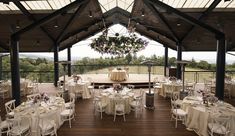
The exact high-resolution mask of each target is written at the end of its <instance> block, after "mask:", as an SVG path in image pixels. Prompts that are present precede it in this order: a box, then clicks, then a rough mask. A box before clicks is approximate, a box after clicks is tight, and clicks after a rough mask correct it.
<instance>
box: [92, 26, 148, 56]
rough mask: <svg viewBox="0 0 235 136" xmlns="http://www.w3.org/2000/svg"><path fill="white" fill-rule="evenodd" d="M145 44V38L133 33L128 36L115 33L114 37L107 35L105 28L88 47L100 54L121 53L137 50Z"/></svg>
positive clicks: (146, 43)
mask: <svg viewBox="0 0 235 136" xmlns="http://www.w3.org/2000/svg"><path fill="white" fill-rule="evenodd" d="M147 45H148V42H147V41H146V40H143V39H141V38H138V37H137V36H136V35H135V34H133V33H132V34H130V35H129V36H119V34H118V33H116V34H115V37H108V36H107V30H105V31H104V32H103V35H101V36H99V37H98V38H96V39H94V40H93V41H92V43H91V44H90V47H91V48H93V49H94V50H96V51H98V52H100V53H102V54H104V53H109V54H112V55H122V54H128V53H135V52H138V51H140V50H142V49H144V48H145V47H146V46H147Z"/></svg>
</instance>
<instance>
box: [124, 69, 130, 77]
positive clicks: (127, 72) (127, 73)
mask: <svg viewBox="0 0 235 136" xmlns="http://www.w3.org/2000/svg"><path fill="white" fill-rule="evenodd" d="M124 70H125V71H126V75H127V76H128V77H129V68H128V67H124Z"/></svg>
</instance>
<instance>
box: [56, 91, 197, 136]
mask: <svg viewBox="0 0 235 136" xmlns="http://www.w3.org/2000/svg"><path fill="white" fill-rule="evenodd" d="M155 107H156V108H155V110H147V109H144V112H143V114H142V116H141V117H139V118H135V114H134V112H131V113H130V114H127V115H126V122H124V121H123V117H122V116H118V118H117V120H116V122H113V115H106V114H104V116H103V119H102V120H101V119H100V116H99V114H97V115H96V116H95V115H94V114H93V104H92V100H91V99H89V100H78V101H77V102H76V120H75V121H73V122H72V128H71V129H70V128H69V125H68V123H64V124H63V126H62V127H61V128H60V129H59V131H58V135H60V136H69V135H80V136H111V135H112V136H171V135H175V136H196V134H195V133H194V132H190V131H187V130H186V128H185V126H184V125H182V124H181V123H179V126H178V128H175V127H174V123H175V122H174V120H172V121H171V120H170V103H169V100H166V99H164V98H162V97H160V96H157V97H155Z"/></svg>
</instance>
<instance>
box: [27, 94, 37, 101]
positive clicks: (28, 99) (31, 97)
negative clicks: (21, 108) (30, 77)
mask: <svg viewBox="0 0 235 136" xmlns="http://www.w3.org/2000/svg"><path fill="white" fill-rule="evenodd" d="M39 96H40V94H39V93H37V94H30V95H27V96H26V97H27V101H32V100H34V98H35V97H39Z"/></svg>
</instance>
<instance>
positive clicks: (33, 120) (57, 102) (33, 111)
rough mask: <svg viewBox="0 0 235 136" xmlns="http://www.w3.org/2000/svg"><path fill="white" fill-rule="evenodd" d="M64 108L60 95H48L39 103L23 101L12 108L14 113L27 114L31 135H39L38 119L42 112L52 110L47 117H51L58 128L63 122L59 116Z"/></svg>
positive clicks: (45, 112)
mask: <svg viewBox="0 0 235 136" xmlns="http://www.w3.org/2000/svg"><path fill="white" fill-rule="evenodd" d="M63 109H64V99H63V98H60V97H50V99H49V100H48V101H47V102H46V103H45V102H41V103H40V105H39V104H32V102H24V103H22V104H21V105H19V106H18V107H16V109H15V110H14V112H15V115H20V116H27V117H29V118H30V128H31V133H32V136H39V129H38V123H39V122H38V121H39V116H40V115H42V114H47V113H50V112H53V113H55V114H53V116H50V117H49V119H53V120H54V121H55V123H56V126H57V128H59V127H60V126H61V125H62V124H63V122H62V120H61V117H60V113H61V111H62V110H63Z"/></svg>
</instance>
